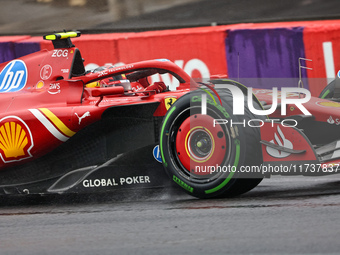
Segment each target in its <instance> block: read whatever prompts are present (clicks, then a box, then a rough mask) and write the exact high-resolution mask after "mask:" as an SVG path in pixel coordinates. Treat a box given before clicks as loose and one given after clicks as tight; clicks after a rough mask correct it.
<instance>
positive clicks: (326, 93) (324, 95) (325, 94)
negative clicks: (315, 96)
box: [320, 89, 331, 99]
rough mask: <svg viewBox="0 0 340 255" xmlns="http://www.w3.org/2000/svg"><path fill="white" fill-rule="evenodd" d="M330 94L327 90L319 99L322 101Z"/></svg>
mask: <svg viewBox="0 0 340 255" xmlns="http://www.w3.org/2000/svg"><path fill="white" fill-rule="evenodd" d="M330 92H331V91H330V90H329V89H328V90H327V91H326V92H325V93H323V95H322V96H321V97H320V98H322V99H324V98H325V97H326V96H327V95H328V94H329V93H330Z"/></svg>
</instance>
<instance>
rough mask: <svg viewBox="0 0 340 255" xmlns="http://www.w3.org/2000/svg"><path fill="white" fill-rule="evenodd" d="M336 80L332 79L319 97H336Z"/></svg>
mask: <svg viewBox="0 0 340 255" xmlns="http://www.w3.org/2000/svg"><path fill="white" fill-rule="evenodd" d="M334 90H335V80H333V81H331V82H330V83H329V84H328V85H327V86H326V87H325V88H324V89H323V90H322V91H321V93H320V95H319V98H323V99H330V98H333V97H334Z"/></svg>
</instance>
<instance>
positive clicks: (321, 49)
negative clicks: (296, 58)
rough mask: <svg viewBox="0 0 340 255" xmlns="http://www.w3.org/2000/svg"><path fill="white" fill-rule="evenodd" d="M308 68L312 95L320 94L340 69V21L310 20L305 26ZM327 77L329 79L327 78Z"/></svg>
mask: <svg viewBox="0 0 340 255" xmlns="http://www.w3.org/2000/svg"><path fill="white" fill-rule="evenodd" d="M304 45H305V55H306V58H307V59H310V60H312V61H311V62H310V63H308V66H309V67H310V68H312V69H313V70H307V75H308V78H310V79H309V84H310V90H311V92H312V95H316V96H318V95H319V94H320V92H321V91H322V90H323V89H324V87H325V86H326V85H327V83H329V82H330V81H331V80H333V79H334V78H335V77H336V75H337V72H338V71H339V70H340V21H339V20H332V21H317V22H308V23H307V24H306V26H305V28H304ZM326 78H327V79H326Z"/></svg>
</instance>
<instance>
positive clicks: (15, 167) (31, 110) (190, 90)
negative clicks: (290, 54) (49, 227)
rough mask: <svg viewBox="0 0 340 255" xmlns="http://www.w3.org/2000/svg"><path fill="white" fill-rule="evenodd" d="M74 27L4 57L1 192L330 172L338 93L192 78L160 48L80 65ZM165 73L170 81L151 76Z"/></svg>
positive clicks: (236, 188)
mask: <svg viewBox="0 0 340 255" xmlns="http://www.w3.org/2000/svg"><path fill="white" fill-rule="evenodd" d="M77 36H80V33H79V32H64V33H55V34H51V35H47V36H45V37H44V39H47V40H51V41H52V43H53V45H54V49H53V50H51V51H47V50H43V51H40V52H37V53H33V54H30V55H27V56H24V57H22V58H19V59H15V60H12V61H10V62H7V63H3V64H1V65H0V71H1V72H0V98H1V103H0V157H1V159H0V194H2V195H11V194H22V195H25V194H55V193H58V194H59V193H93V192H114V191H116V190H118V189H120V190H124V189H147V188H150V189H156V188H167V187H169V188H170V187H173V186H176V187H179V188H181V189H183V190H184V191H185V192H187V193H189V194H191V195H193V196H196V197H199V198H208V197H226V196H233V195H238V194H242V193H244V192H247V191H249V190H251V189H252V188H254V187H256V186H257V184H259V183H260V181H261V180H262V178H263V177H265V176H270V175H271V174H302V175H313V174H329V173H335V172H336V171H337V166H338V165H339V163H340V150H338V149H340V132H338V129H339V128H338V124H340V121H339V119H340V112H338V111H337V109H338V108H337V107H339V106H340V103H338V102H336V101H331V100H328V99H325V98H313V97H311V98H310V97H309V95H308V91H303V90H302V89H300V90H294V91H288V92H287V91H285V93H283V92H284V91H283V92H281V97H282V98H281V99H280V96H278V95H280V93H276V92H275V91H274V93H273V91H269V90H261V89H259V90H252V91H251V90H249V89H247V88H246V87H244V86H243V85H241V84H239V83H237V82H235V81H231V80H223V79H220V80H212V81H210V82H206V83H202V82H198V81H194V80H193V79H191V78H190V77H189V76H188V75H187V74H186V73H185V72H184V71H183V70H182V69H181V68H179V67H178V66H177V65H175V64H173V63H172V62H170V61H168V60H165V59H158V60H151V61H142V62H137V63H132V64H128V65H124V66H119V67H115V66H104V67H100V68H97V69H95V70H92V71H86V70H85V68H84V64H83V59H82V57H81V54H80V52H79V50H78V49H77V48H76V47H75V46H74V45H73V44H72V42H71V39H70V38H72V37H77ZM165 73H169V74H171V75H172V76H173V79H177V80H178V81H179V84H180V85H179V87H177V89H176V90H175V91H170V90H168V88H167V85H166V84H164V83H163V82H155V83H154V84H149V82H150V78H149V77H150V76H152V75H154V74H165ZM296 89H297V88H296ZM327 89H328V90H329V88H327ZM331 90H332V93H329V92H328V93H327V95H329V96H333V95H334V94H336V93H337V90H338V89H337V86H333V87H332V88H331ZM286 92H287V93H286ZM327 95H326V96H327ZM326 96H325V95H324V93H323V97H326ZM286 109H288V111H285V112H284V114H283V112H282V110H286ZM266 115H269V116H270V117H271V118H270V119H268V117H267V116H266ZM338 162H339V163H338ZM339 170H340V168H339Z"/></svg>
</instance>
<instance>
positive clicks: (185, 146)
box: [160, 89, 265, 198]
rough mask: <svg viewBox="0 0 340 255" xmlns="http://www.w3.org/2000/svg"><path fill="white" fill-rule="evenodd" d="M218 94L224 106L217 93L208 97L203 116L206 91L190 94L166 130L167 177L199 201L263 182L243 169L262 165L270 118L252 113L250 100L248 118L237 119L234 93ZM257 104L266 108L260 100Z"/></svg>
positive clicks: (176, 106)
mask: <svg viewBox="0 0 340 255" xmlns="http://www.w3.org/2000/svg"><path fill="white" fill-rule="evenodd" d="M205 91H206V90H205ZM216 91H217V94H218V95H219V97H220V98H221V102H222V105H221V104H220V103H219V101H218V97H217V96H216V95H213V94H214V93H212V92H211V93H208V94H207V96H206V98H207V100H206V101H207V105H206V114H204V112H202V91H201V90H196V91H194V92H190V93H188V94H186V95H184V96H182V97H181V98H179V99H178V100H177V101H176V102H175V103H174V104H173V105H172V106H171V108H170V109H169V110H168V112H167V114H166V116H165V117H164V120H163V124H162V128H161V134H160V151H161V157H162V161H163V165H164V167H165V170H166V172H167V174H168V175H169V176H170V178H171V179H172V180H173V181H174V182H175V183H177V184H178V185H179V186H180V187H181V188H182V189H183V190H184V191H185V192H187V193H188V194H190V195H193V196H195V197H198V198H210V197H231V196H236V195H240V194H243V193H245V192H247V191H249V190H251V189H253V188H254V187H256V186H257V185H258V184H259V183H260V182H261V180H262V179H263V176H262V175H261V174H259V173H251V176H250V175H249V173H245V172H241V171H239V170H240V168H241V167H242V166H243V167H246V166H248V167H251V166H260V165H261V163H262V151H261V144H260V128H259V126H260V124H259V123H260V122H261V121H263V120H264V119H265V117H264V116H258V115H254V114H253V113H251V112H250V110H249V109H248V107H247V99H246V98H247V97H244V98H245V99H244V100H245V104H244V105H245V109H244V110H245V111H244V115H234V114H233V98H232V94H231V93H230V91H229V90H226V89H220V90H216ZM253 105H254V107H255V108H257V109H262V108H261V106H260V105H259V103H258V102H254V103H253ZM249 121H250V122H252V124H251V125H252V126H248V125H247V124H248V123H249ZM227 122H228V123H227ZM231 123H234V125H231ZM256 123H257V124H256ZM244 124H245V125H244Z"/></svg>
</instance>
